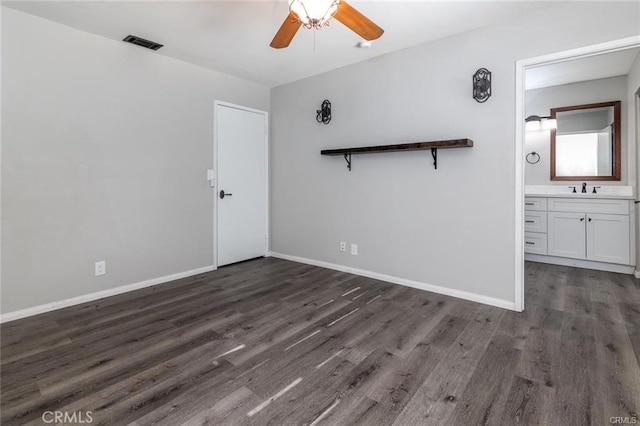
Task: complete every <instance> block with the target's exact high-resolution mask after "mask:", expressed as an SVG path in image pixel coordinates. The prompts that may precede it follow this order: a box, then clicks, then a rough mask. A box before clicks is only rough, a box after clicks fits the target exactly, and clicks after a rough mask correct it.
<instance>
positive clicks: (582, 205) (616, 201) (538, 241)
mask: <svg viewBox="0 0 640 426" xmlns="http://www.w3.org/2000/svg"><path fill="white" fill-rule="evenodd" d="M633 212H634V204H633V200H630V199H620V198H590V197H588V196H583V197H580V198H579V197H550V196H547V197H525V214H524V217H525V248H524V250H525V259H528V260H534V261H539V262H545V263H555V264H561V265H568V266H578V267H584V268H590V269H601V270H607V271H614V272H624V273H631V272H633V266H634V265H635V241H634V238H633V236H634V235H635V232H634V220H633V219H634V217H635V215H634V214H633Z"/></svg>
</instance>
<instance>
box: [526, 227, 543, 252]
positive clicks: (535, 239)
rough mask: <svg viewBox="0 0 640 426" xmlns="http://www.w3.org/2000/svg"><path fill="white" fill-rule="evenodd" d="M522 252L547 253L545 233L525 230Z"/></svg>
mask: <svg viewBox="0 0 640 426" xmlns="http://www.w3.org/2000/svg"><path fill="white" fill-rule="evenodd" d="M524 252H525V253H532V254H547V234H540V233H538V232H525V233H524Z"/></svg>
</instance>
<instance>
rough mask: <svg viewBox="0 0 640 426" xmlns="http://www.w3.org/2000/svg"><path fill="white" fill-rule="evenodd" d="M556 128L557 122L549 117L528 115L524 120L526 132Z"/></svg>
mask: <svg viewBox="0 0 640 426" xmlns="http://www.w3.org/2000/svg"><path fill="white" fill-rule="evenodd" d="M557 127H558V121H557V120H556V119H555V118H551V117H550V116H543V117H541V116H539V115H530V116H528V117H527V118H525V119H524V128H525V130H526V131H527V132H535V131H537V130H551V129H556V128H557Z"/></svg>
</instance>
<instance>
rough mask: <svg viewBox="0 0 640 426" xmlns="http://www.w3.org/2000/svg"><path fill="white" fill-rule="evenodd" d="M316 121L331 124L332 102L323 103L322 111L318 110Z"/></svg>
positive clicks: (326, 100) (325, 101)
mask: <svg viewBox="0 0 640 426" xmlns="http://www.w3.org/2000/svg"><path fill="white" fill-rule="evenodd" d="M316 121H317V122H318V123H324V124H329V122H330V121H331V102H329V100H328V99H325V100H324V101H322V105H321V106H320V109H318V110H316Z"/></svg>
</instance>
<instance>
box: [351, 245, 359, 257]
mask: <svg viewBox="0 0 640 426" xmlns="http://www.w3.org/2000/svg"><path fill="white" fill-rule="evenodd" d="M351 254H352V255H354V256H357V255H358V245H357V244H351Z"/></svg>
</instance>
